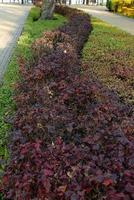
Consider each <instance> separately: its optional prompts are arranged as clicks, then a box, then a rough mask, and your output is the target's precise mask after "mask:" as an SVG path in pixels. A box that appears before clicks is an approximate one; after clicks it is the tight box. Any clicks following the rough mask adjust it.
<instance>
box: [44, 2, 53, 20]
mask: <svg viewBox="0 0 134 200" xmlns="http://www.w3.org/2000/svg"><path fill="white" fill-rule="evenodd" d="M54 8H55V0H44V1H43V5H42V13H41V19H52V17H53V12H54Z"/></svg>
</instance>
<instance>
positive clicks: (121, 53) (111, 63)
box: [83, 18, 134, 103]
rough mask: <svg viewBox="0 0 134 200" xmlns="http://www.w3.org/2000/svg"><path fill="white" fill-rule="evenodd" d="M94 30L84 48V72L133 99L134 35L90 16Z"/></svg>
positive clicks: (124, 97)
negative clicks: (85, 65)
mask: <svg viewBox="0 0 134 200" xmlns="http://www.w3.org/2000/svg"><path fill="white" fill-rule="evenodd" d="M92 24H93V31H92V34H91V35H90V36H89V39H88V41H87V43H86V45H85V47H84V49H83V62H84V63H86V64H87V66H88V67H87V68H86V71H85V73H88V74H89V75H92V76H94V77H95V78H97V79H98V80H99V81H101V82H102V83H103V85H105V86H107V87H108V88H110V89H112V90H114V91H116V92H117V93H118V95H119V96H120V99H121V100H122V101H123V102H124V101H125V102H129V103H134V36H132V35H130V34H127V33H125V32H123V31H121V30H119V29H117V28H115V27H112V26H111V25H110V24H107V23H105V22H103V21H101V20H98V19H96V18H92Z"/></svg>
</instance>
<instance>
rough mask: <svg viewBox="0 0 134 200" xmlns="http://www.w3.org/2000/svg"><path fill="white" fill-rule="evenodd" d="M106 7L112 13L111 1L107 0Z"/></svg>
mask: <svg viewBox="0 0 134 200" xmlns="http://www.w3.org/2000/svg"><path fill="white" fill-rule="evenodd" d="M106 7H107V8H108V10H109V11H112V1H111V0H107V3H106Z"/></svg>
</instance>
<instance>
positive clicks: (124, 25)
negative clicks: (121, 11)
mask: <svg viewBox="0 0 134 200" xmlns="http://www.w3.org/2000/svg"><path fill="white" fill-rule="evenodd" d="M71 7H73V8H78V9H80V10H83V11H85V12H86V13H88V14H90V15H91V16H93V17H97V18H99V19H101V20H103V21H105V22H107V23H109V24H111V25H113V26H116V27H117V28H119V29H122V30H123V31H126V32H127V33H130V34H132V35H134V19H132V18H128V17H125V16H120V15H118V14H114V13H111V12H109V11H108V10H107V8H106V7H105V6H86V5H72V6H71Z"/></svg>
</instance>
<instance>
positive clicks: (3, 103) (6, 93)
mask: <svg viewBox="0 0 134 200" xmlns="http://www.w3.org/2000/svg"><path fill="white" fill-rule="evenodd" d="M39 16H40V14H39V8H36V7H33V8H32V9H31V11H30V13H29V16H28V18H27V20H26V23H25V26H24V30H23V33H22V35H21V36H20V38H19V41H18V42H17V46H16V48H15V51H14V53H13V56H12V58H11V62H10V63H9V65H8V67H7V71H6V73H5V75H4V77H3V80H2V82H1V85H0V160H1V163H0V169H2V170H3V167H4V163H3V159H4V160H6V159H7V157H8V152H7V148H6V141H7V136H8V130H9V129H10V128H11V126H10V124H9V123H7V121H10V120H11V119H12V116H13V113H14V110H15V104H14V101H13V94H14V89H13V88H14V84H15V82H16V81H17V80H18V79H19V74H18V57H19V56H23V57H24V58H25V59H26V60H28V59H30V58H31V50H30V45H31V43H32V42H33V41H34V40H35V39H36V38H38V37H39V36H40V35H41V34H42V32H43V31H44V30H52V29H54V28H57V27H58V26H59V25H61V24H63V22H65V21H66V20H65V18H64V17H62V16H60V15H57V14H56V15H55V20H50V21H45V22H44V21H41V20H38V21H37V19H38V18H39ZM8 116H11V119H10V118H9V117H8Z"/></svg>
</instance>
